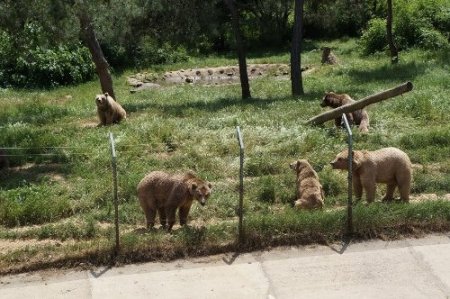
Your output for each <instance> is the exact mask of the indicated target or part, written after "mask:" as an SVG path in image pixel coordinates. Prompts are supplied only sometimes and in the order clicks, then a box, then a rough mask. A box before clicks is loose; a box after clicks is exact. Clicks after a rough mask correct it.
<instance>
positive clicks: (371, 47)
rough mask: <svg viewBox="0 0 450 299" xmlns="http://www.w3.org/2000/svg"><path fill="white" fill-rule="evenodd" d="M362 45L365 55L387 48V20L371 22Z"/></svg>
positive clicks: (363, 37)
mask: <svg viewBox="0 0 450 299" xmlns="http://www.w3.org/2000/svg"><path fill="white" fill-rule="evenodd" d="M360 45H361V47H362V50H363V54H364V55H370V54H373V53H375V52H378V51H383V50H384V49H385V48H386V46H387V40H386V20H384V19H379V18H375V19H372V20H370V21H369V24H368V26H367V29H365V30H364V31H363V34H362V36H361V39H360Z"/></svg>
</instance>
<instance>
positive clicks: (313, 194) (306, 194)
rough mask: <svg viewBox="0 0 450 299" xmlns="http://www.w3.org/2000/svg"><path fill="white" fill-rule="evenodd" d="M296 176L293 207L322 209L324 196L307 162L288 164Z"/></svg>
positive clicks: (313, 171) (315, 174) (316, 177)
mask: <svg viewBox="0 0 450 299" xmlns="http://www.w3.org/2000/svg"><path fill="white" fill-rule="evenodd" d="M289 167H290V168H291V169H293V170H294V171H295V173H296V174H297V200H296V201H295V207H296V208H299V209H316V208H319V209H321V208H323V205H324V198H325V196H324V194H323V189H322V185H321V184H320V182H319V176H318V175H317V173H316V172H315V170H314V169H313V168H312V166H311V165H310V164H309V163H308V161H307V160H297V161H295V162H292V163H291V164H289Z"/></svg>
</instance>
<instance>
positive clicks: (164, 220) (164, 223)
mask: <svg viewBox="0 0 450 299" xmlns="http://www.w3.org/2000/svg"><path fill="white" fill-rule="evenodd" d="M158 213H159V223H161V226H162V228H164V229H165V228H166V226H167V217H166V209H165V208H159V209H158Z"/></svg>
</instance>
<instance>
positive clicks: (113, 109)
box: [95, 92, 127, 126]
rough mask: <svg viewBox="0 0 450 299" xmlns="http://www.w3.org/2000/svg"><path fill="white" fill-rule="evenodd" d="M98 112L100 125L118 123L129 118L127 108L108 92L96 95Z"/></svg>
mask: <svg viewBox="0 0 450 299" xmlns="http://www.w3.org/2000/svg"><path fill="white" fill-rule="evenodd" d="M95 104H96V105H97V114H98V118H99V119H100V123H99V124H98V126H106V125H111V124H117V123H119V122H120V121H121V120H122V119H126V118H127V113H126V112H125V110H124V109H123V108H122V106H120V104H119V103H117V102H116V101H115V100H114V99H113V98H112V97H111V96H110V95H109V94H108V93H107V92H105V93H104V94H98V95H96V96H95Z"/></svg>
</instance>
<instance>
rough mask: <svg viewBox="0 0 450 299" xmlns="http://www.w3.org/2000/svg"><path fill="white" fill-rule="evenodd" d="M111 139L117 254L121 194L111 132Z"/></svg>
mask: <svg viewBox="0 0 450 299" xmlns="http://www.w3.org/2000/svg"><path fill="white" fill-rule="evenodd" d="M109 141H110V144H111V166H112V175H113V188H114V189H113V199H114V224H115V227H116V248H115V254H116V255H117V254H118V253H119V250H120V242H119V196H118V191H117V159H116V147H115V143H114V136H113V134H112V133H111V132H109Z"/></svg>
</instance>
